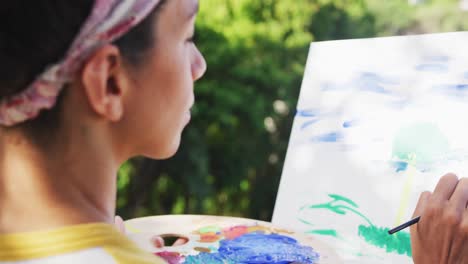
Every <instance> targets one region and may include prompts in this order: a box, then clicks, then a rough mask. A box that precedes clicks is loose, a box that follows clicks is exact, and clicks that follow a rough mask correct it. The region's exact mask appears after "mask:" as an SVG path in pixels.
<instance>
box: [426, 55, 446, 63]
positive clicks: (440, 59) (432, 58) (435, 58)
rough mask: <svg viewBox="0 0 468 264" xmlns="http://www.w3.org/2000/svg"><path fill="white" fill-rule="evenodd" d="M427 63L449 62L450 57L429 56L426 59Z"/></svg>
mask: <svg viewBox="0 0 468 264" xmlns="http://www.w3.org/2000/svg"><path fill="white" fill-rule="evenodd" d="M424 60H425V61H427V62H449V61H450V57H449V56H445V55H440V56H428V57H425V58H424Z"/></svg>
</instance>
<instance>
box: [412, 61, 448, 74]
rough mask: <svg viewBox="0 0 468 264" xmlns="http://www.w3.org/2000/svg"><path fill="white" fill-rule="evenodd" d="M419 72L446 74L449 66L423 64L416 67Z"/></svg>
mask: <svg viewBox="0 0 468 264" xmlns="http://www.w3.org/2000/svg"><path fill="white" fill-rule="evenodd" d="M415 69H416V70H417V71H421V72H433V73H445V72H448V66H447V65H444V64H440V63H427V64H421V65H418V66H416V67H415Z"/></svg>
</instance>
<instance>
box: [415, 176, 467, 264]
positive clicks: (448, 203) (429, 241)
mask: <svg viewBox="0 0 468 264" xmlns="http://www.w3.org/2000/svg"><path fill="white" fill-rule="evenodd" d="M467 203H468V178H463V179H460V180H459V179H458V178H457V176H455V175H454V174H447V175H445V176H444V177H442V178H441V179H440V181H439V183H438V184H437V187H436V188H435V190H434V193H430V192H424V193H422V194H421V197H420V198H419V202H418V205H417V206H416V210H415V212H414V217H416V216H421V219H420V220H419V223H418V224H416V225H413V226H412V227H411V246H412V250H413V260H414V263H415V264H429V263H431V264H432V263H433V264H442V263H443V264H452V263H453V264H462V263H468V211H467V208H466V207H467Z"/></svg>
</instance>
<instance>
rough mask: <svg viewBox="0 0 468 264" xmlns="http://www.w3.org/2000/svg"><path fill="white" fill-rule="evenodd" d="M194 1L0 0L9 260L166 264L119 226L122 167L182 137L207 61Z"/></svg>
mask: <svg viewBox="0 0 468 264" xmlns="http://www.w3.org/2000/svg"><path fill="white" fill-rule="evenodd" d="M197 10H198V0H167V1H164V0H161V1H158V0H125V1H122V0H96V1H92V0H81V1H63V0H34V1H26V0H15V1H8V2H5V3H4V5H2V7H1V8H0V12H1V14H0V27H1V31H0V34H1V35H0V61H1V66H0V100H1V104H0V123H1V125H2V126H1V129H0V171H1V172H0V190H1V191H0V232H1V233H2V234H3V235H0V263H2V262H3V263H5V262H8V261H13V263H26V261H31V260H33V262H27V263H159V260H158V259H156V257H153V256H151V255H150V254H147V253H144V252H142V251H140V250H138V249H137V248H136V247H135V246H134V245H133V244H132V243H131V242H129V241H128V240H127V238H125V237H124V236H123V235H120V234H119V233H118V232H117V231H116V230H115V229H114V228H113V225H112V224H113V219H114V212H115V196H116V175H117V170H118V168H119V166H120V165H121V164H122V163H123V162H124V161H125V160H127V159H128V158H130V157H132V156H135V155H145V156H147V157H151V158H156V159H163V158H167V157H170V156H172V155H173V154H174V153H175V152H176V150H177V148H178V146H179V141H180V135H181V132H182V130H183V128H184V127H185V126H186V124H187V123H188V122H189V120H190V108H191V106H192V105H193V103H194V96H193V82H194V81H196V80H197V79H199V78H200V77H201V76H202V75H203V73H204V72H205V68H206V65H205V61H204V59H203V57H202V55H201V54H200V53H199V51H198V50H197V48H196V47H195V44H194V43H193V34H194V23H195V16H196V13H197ZM47 109H50V110H47ZM8 263H11V262H8Z"/></svg>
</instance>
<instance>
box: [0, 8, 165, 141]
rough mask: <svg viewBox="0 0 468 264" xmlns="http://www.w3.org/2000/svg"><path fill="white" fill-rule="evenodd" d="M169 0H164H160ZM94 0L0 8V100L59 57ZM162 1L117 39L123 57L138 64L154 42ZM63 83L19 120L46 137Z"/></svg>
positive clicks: (54, 124) (55, 122) (55, 119)
mask: <svg viewBox="0 0 468 264" xmlns="http://www.w3.org/2000/svg"><path fill="white" fill-rule="evenodd" d="M162 2H165V1H162ZM93 5H94V0H74V1H68V0H34V1H30V0H15V1H5V3H2V7H1V8H0V100H1V99H3V98H6V97H8V96H12V95H15V94H17V93H19V92H21V91H22V90H24V89H25V88H26V87H27V86H28V85H29V84H30V83H31V82H33V80H34V79H35V78H36V77H37V76H38V75H39V74H41V73H42V72H43V71H44V70H45V68H46V67H47V66H48V65H50V64H53V63H56V62H58V61H60V60H61V59H62V58H63V56H64V55H65V53H66V52H67V50H68V48H69V46H70V45H71V43H72V42H73V40H74V38H75V36H76V35H77V33H78V32H79V30H80V28H81V25H82V24H83V23H84V22H85V20H86V18H87V17H88V15H89V14H90V13H91V10H92V7H93ZM162 5H163V3H160V4H159V5H158V7H157V8H156V10H154V11H153V12H152V14H151V15H149V16H148V17H147V18H146V19H144V20H143V21H142V22H141V23H140V24H139V25H137V26H136V27H134V28H133V29H132V30H131V31H129V32H128V33H127V34H125V35H124V36H123V37H121V38H120V39H118V40H117V41H115V45H116V46H118V47H119V48H120V50H121V53H122V56H123V57H124V60H126V61H127V62H128V63H129V64H131V65H135V66H137V65H138V64H139V63H141V62H142V61H143V58H144V55H145V52H147V51H148V50H149V49H150V48H151V47H152V46H153V45H154V42H155V39H154V34H153V29H154V26H153V25H154V19H155V16H156V13H157V12H158V10H159V9H160V8H161V6H162ZM66 90H67V89H63V91H62V92H61V94H60V95H59V97H58V98H57V103H56V105H55V106H54V107H53V108H52V109H51V110H43V111H41V113H40V115H39V116H38V117H37V118H35V119H33V120H28V121H26V122H24V123H21V124H18V125H17V126H18V127H20V128H21V129H24V131H25V132H26V134H27V135H28V137H30V138H31V139H32V140H34V141H36V142H43V141H44V140H45V139H46V138H50V137H51V133H54V132H55V131H56V130H57V128H58V127H59V115H60V112H61V111H60V110H61V107H62V101H63V97H64V95H65V94H66Z"/></svg>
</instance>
